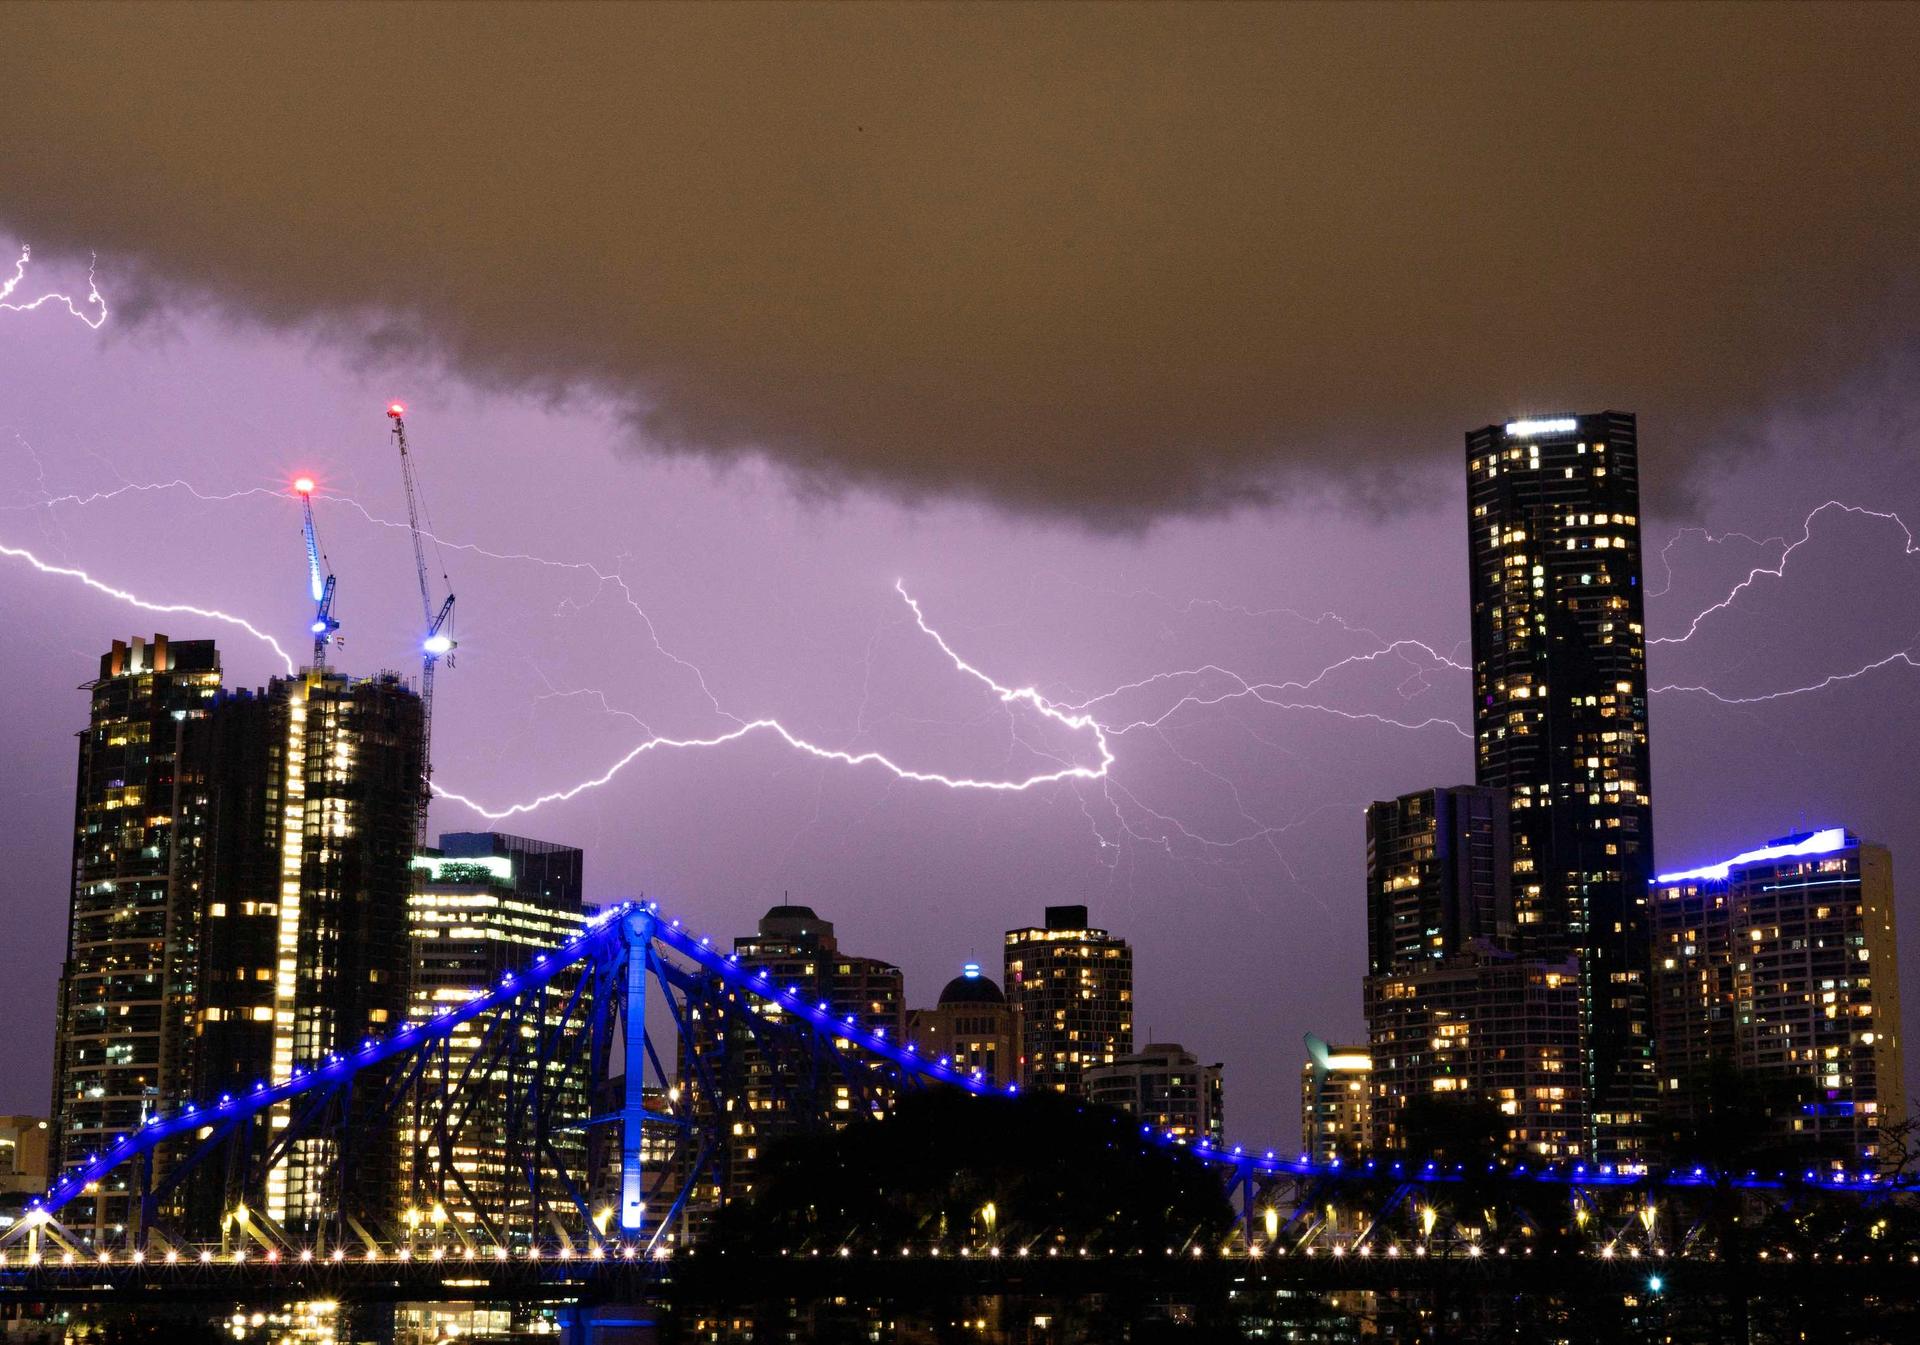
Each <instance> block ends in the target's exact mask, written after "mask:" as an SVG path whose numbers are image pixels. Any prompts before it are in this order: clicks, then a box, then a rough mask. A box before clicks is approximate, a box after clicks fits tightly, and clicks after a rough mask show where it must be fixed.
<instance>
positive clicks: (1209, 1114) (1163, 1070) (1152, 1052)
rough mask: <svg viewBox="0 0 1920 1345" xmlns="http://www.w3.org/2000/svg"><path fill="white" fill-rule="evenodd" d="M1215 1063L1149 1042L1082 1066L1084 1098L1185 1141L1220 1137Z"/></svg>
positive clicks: (1221, 1101) (1221, 1102)
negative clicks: (1108, 1059) (1131, 1051)
mask: <svg viewBox="0 0 1920 1345" xmlns="http://www.w3.org/2000/svg"><path fill="white" fill-rule="evenodd" d="M1220 1073H1221V1067H1220V1066H1219V1065H1218V1064H1213V1065H1203V1064H1201V1063H1200V1061H1199V1060H1198V1059H1197V1058H1196V1057H1195V1056H1194V1054H1193V1053H1192V1052H1191V1051H1189V1050H1187V1049H1186V1047H1184V1046H1180V1045H1177V1044H1175V1043H1172V1042H1155V1043H1153V1044H1151V1045H1149V1046H1147V1047H1146V1048H1145V1049H1143V1050H1141V1051H1140V1052H1138V1053H1137V1054H1133V1055H1123V1056H1121V1057H1120V1058H1119V1059H1118V1060H1115V1061H1113V1062H1112V1063H1111V1064H1104V1065H1088V1066H1087V1067H1086V1071H1085V1073H1084V1074H1083V1075H1082V1076H1081V1081H1082V1086H1083V1088H1084V1091H1085V1094H1086V1097H1087V1100H1088V1101H1089V1102H1097V1103H1099V1104H1100V1105H1101V1106H1103V1107H1113V1108H1116V1109H1118V1110H1120V1111H1123V1112H1126V1113H1128V1114H1129V1115H1132V1116H1137V1117H1139V1118H1140V1120H1141V1122H1142V1123H1143V1124H1146V1125H1151V1126H1152V1127H1153V1128H1154V1129H1155V1130H1156V1131H1159V1132H1161V1133H1164V1134H1171V1135H1173V1136H1175V1137H1176V1138H1179V1139H1183V1140H1185V1141H1187V1142H1188V1143H1190V1144H1191V1143H1194V1142H1197V1141H1200V1140H1206V1141H1207V1142H1209V1143H1211V1144H1215V1145H1217V1144H1220V1143H1221V1142H1222V1141H1223V1140H1224V1139H1225V1138H1226V1120H1225V1111H1226V1103H1225V1098H1224V1095H1223V1091H1222V1087H1221V1081H1220Z"/></svg>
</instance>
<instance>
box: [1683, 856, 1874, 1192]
mask: <svg viewBox="0 0 1920 1345" xmlns="http://www.w3.org/2000/svg"><path fill="white" fill-rule="evenodd" d="M1893 911H1894V895H1893V861H1892V857H1891V856H1890V855H1889V854H1888V852H1887V849H1886V847H1885V846H1880V845H1873V844H1869V843H1864V842H1862V841H1861V840H1860V838H1859V837H1858V836H1855V835H1854V834H1853V833H1852V832H1850V831H1847V830H1845V829H1844V828H1840V827H1831V828H1828V829H1826V830H1823V831H1814V832H1802V833H1799V834H1797V835H1792V836H1783V837H1781V838H1779V839H1778V840H1774V841H1770V842H1769V843H1768V844H1766V845H1764V846H1761V847H1759V848H1758V849H1754V850H1748V851H1746V852H1744V853H1742V854H1738V855H1735V856H1734V857H1733V858H1731V859H1729V860H1726V861H1724V862H1723V863H1719V864H1710V865H1707V866H1705V867H1702V868H1696V869H1688V870H1685V871H1683V872H1679V873H1669V874H1662V875H1660V876H1659V878H1658V879H1657V880H1656V883H1655V887H1654V903H1653V912H1654V914H1653V919H1654V940H1655V942H1654V972H1653V977H1654V981H1653V983H1654V989H1655V997H1654V1003H1655V1012H1656V1023H1657V1026H1658V1032H1659V1059H1660V1086H1661V1093H1662V1097H1661V1100H1662V1103H1663V1105H1664V1106H1665V1107H1667V1108H1668V1109H1670V1110H1672V1111H1676V1112H1680V1113H1682V1114H1686V1113H1688V1112H1690V1111H1691V1109H1692V1106H1693V1105H1694V1104H1695V1103H1696V1102H1697V1097H1696V1096H1695V1090H1696V1089H1697V1087H1698V1084H1699V1082H1700V1080H1701V1078H1702V1076H1703V1075H1704V1074H1705V1072H1706V1069H1707V1066H1708V1064H1709V1062H1711V1061H1716V1060H1717V1061H1726V1062H1731V1063H1732V1064H1733V1065H1734V1067H1735V1068H1737V1069H1739V1070H1742V1071H1744V1072H1746V1073H1747V1074H1749V1075H1751V1076H1752V1077H1753V1079H1754V1080H1755V1081H1757V1082H1762V1083H1776V1084H1782V1085H1785V1086H1787V1087H1788V1088H1789V1089H1790V1090H1792V1091H1794V1092H1796V1093H1797V1095H1798V1096H1797V1097H1796V1098H1795V1099H1794V1100H1793V1105H1792V1107H1791V1108H1790V1109H1789V1110H1787V1111H1786V1112H1785V1113H1783V1114H1782V1115H1781V1116H1780V1117H1779V1118H1778V1122H1777V1124H1778V1133H1779V1137H1780V1138H1781V1139H1782V1140H1786V1141H1790V1142H1794V1143H1803V1144H1804V1145H1805V1146H1806V1148H1807V1152H1808V1157H1809V1158H1810V1159H1814V1158H1826V1159H1829V1160H1832V1161H1837V1162H1844V1163H1846V1164H1848V1165H1852V1164H1857V1163H1860V1162H1866V1163H1877V1162H1879V1161H1880V1160H1881V1157H1882V1153H1881V1134H1880V1130H1881V1128H1882V1127H1883V1126H1889V1125H1893V1124H1895V1123H1897V1122H1899V1121H1902V1120H1904V1119H1906V1106H1907V1099H1906V1088H1905V1083H1904V1080H1903V1078H1902V1073H1901V1059H1900V975H1899V960H1898V957H1899V955H1898V948H1897V944H1896V942H1895V938H1894V915H1893Z"/></svg>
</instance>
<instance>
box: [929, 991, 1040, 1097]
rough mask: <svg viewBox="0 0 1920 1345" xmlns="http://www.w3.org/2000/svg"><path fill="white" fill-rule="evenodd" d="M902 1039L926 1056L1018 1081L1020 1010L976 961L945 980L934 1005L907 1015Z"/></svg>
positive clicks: (999, 1080)
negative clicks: (905, 1033) (944, 986)
mask: <svg viewBox="0 0 1920 1345" xmlns="http://www.w3.org/2000/svg"><path fill="white" fill-rule="evenodd" d="M907 1040H909V1041H911V1042H912V1043H913V1044H914V1046H915V1047H916V1048H917V1049H918V1050H919V1052H920V1054H921V1055H923V1056H925V1057H927V1058H928V1059H930V1060H947V1061H950V1062H952V1064H953V1067H954V1068H955V1069H958V1070H963V1071H974V1070H978V1071H979V1072H980V1074H981V1075H982V1076H983V1077H984V1078H988V1079H991V1080H992V1081H993V1082H994V1083H995V1084H997V1085H999V1086H1000V1087H1002V1088H1004V1087H1006V1085H1008V1084H1010V1083H1018V1082H1020V1013H1019V1011H1018V1010H1017V1009H1016V1008H1014V1006H1013V1005H1011V1004H1009V1003H1007V997H1006V996H1005V995H1004V994H1002V993H1001V991H1000V987H999V986H997V985H995V984H994V983H993V978H992V977H989V976H982V975H981V974H980V964H979V963H978V962H969V963H967V964H966V965H965V966H964V967H962V968H961V971H960V974H959V975H958V976H956V977H954V978H953V979H952V980H951V981H948V982H947V985H946V988H945V989H944V990H942V991H941V992H940V1001H939V1003H938V1005H937V1006H936V1007H934V1008H931V1009H915V1010H913V1011H912V1012H911V1013H909V1014H908V1015H907Z"/></svg>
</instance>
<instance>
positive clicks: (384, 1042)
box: [32, 904, 631, 1214]
mask: <svg viewBox="0 0 1920 1345" xmlns="http://www.w3.org/2000/svg"><path fill="white" fill-rule="evenodd" d="M630 909H631V904H629V905H626V906H618V907H613V908H611V909H609V910H606V911H603V912H601V913H600V914H599V915H598V916H596V917H594V919H593V921H592V923H591V924H590V925H589V926H588V928H587V932H586V933H584V934H582V935H580V937H578V938H576V939H574V940H573V941H572V942H571V943H567V944H563V945H561V946H560V947H559V948H557V949H555V950H554V951H553V952H551V953H544V954H542V955H541V956H539V957H537V958H535V959H534V963H533V965H532V966H530V967H528V968H526V970H524V971H522V972H520V973H519V974H518V975H517V976H516V975H514V974H513V973H508V974H507V975H505V976H502V977H501V978H500V981H499V984H498V985H496V986H495V988H494V989H492V990H490V991H488V992H487V993H486V994H484V995H480V996H478V997H476V998H474V999H470V1000H468V1001H467V1002H466V1003H464V1004H460V1005H454V1006H449V1007H448V1008H446V1009H444V1010H442V1011H441V1012H439V1013H437V1014H435V1015H434V1016H433V1017H432V1018H430V1019H428V1020H427V1021H426V1022H424V1023H407V1024H405V1025H404V1026H402V1027H401V1028H399V1029H398V1030H397V1031H395V1032H394V1033H393V1034H392V1035H390V1036H387V1037H385V1038H379V1037H369V1038H368V1039H367V1040H366V1041H365V1042H363V1043H362V1044H361V1047H360V1049H359V1050H357V1051H355V1052H353V1053H351V1054H349V1055H333V1056H329V1057H328V1058H327V1059H325V1060H323V1061H321V1062H319V1063H318V1064H315V1065H312V1066H309V1067H306V1068H299V1067H296V1068H295V1069H294V1071H293V1074H292V1075H291V1076H290V1077H288V1078H286V1079H282V1080H281V1081H280V1082H279V1083H274V1084H269V1083H267V1082H266V1081H265V1080H262V1081H260V1082H259V1083H256V1084H255V1085H254V1086H253V1089H252V1091H251V1092H248V1093H245V1094H243V1095H242V1096H240V1097H234V1096H233V1095H232V1094H228V1093H223V1094H221V1096H220V1099H219V1101H217V1102H212V1103H208V1104H206V1105H204V1106H201V1105H196V1104H194V1103H191V1102H189V1103H187V1104H186V1105H185V1106H183V1107H181V1108H179V1109H178V1110H177V1111H173V1112H168V1113H161V1112H155V1113H153V1114H152V1115H150V1116H148V1117H147V1120H146V1123H145V1124H144V1125H142V1126H141V1127H140V1128H139V1129H138V1130H136V1131H134V1132H133V1133H132V1134H131V1135H123V1136H121V1137H120V1139H119V1141H118V1142H117V1143H116V1144H114V1146H113V1147H112V1148H111V1149H108V1150H107V1151H106V1152H105V1153H103V1154H100V1155H99V1156H98V1157H96V1158H93V1159H91V1160H90V1161H89V1162H88V1163H87V1165H86V1166H85V1167H84V1168H79V1169H77V1170H75V1171H74V1172H72V1173H70V1174H69V1175H68V1176H67V1177H65V1178H64V1179H62V1180H61V1181H59V1182H57V1183H56V1184H55V1185H54V1186H53V1187H51V1188H50V1189H49V1190H48V1191H47V1193H46V1195H45V1196H43V1197H41V1198H40V1199H39V1200H37V1201H34V1202H32V1203H33V1205H34V1206H35V1207H37V1208H40V1209H43V1210H45V1211H46V1212H47V1213H49V1214H52V1213H55V1212H56V1211H58V1210H60V1209H61V1208H63V1207H64V1206H65V1205H67V1204H68V1203H69V1202H70V1201H72V1200H74V1199H75V1198H76V1197H78V1196H80V1195H82V1194H84V1193H85V1191H86V1188H87V1185H88V1184H89V1183H90V1182H96V1181H99V1180H100V1179H101V1178H103V1177H105V1176H106V1175H107V1174H108V1173H109V1172H111V1171H113V1169H115V1168H116V1167H118V1166H120V1165H121V1164H122V1163H124V1162H126V1161H127V1160H128V1159H130V1158H134V1157H136V1156H138V1155H139V1154H141V1153H144V1152H147V1151H149V1150H151V1149H153V1148H154V1147H155V1146H157V1145H159V1144H161V1143H162V1142H164V1141H166V1140H169V1139H173V1138H174V1137H176V1136H178V1135H180V1134H182V1133H184V1132H187V1131H192V1130H198V1129H199V1128H200V1127H201V1126H206V1125H222V1124H225V1123H227V1122H229V1121H242V1120H246V1119H247V1118H249V1117H252V1116H257V1115H258V1114H259V1113H261V1112H263V1111H266V1110H267V1109H268V1108H270V1107H273V1106H275V1105H276V1104H278V1103H281V1102H285V1101H286V1100H288V1099H289V1098H294V1097H298V1096H299V1095H300V1094H302V1093H305V1092H308V1091H310V1090H311V1089H314V1088H318V1087H321V1086H323V1085H325V1086H331V1085H332V1084H334V1083H336V1082H338V1081H339V1080H341V1079H343V1078H345V1077H346V1076H347V1075H349V1074H352V1073H353V1072H354V1071H356V1070H360V1069H364V1068H366V1067H367V1066H369V1065H377V1064H380V1063H382V1062H384V1061H387V1060H391V1059H393V1058H394V1057H395V1056H399V1055H405V1054H406V1053H407V1052H409V1051H412V1050H414V1049H416V1048H417V1047H419V1046H420V1044H421V1043H422V1042H427V1041H438V1040H440V1039H441V1038H443V1037H445V1036H447V1035H448V1034H449V1033H451V1032H452V1031H453V1030H454V1029H455V1028H457V1027H459V1026H461V1025H462V1024H464V1023H467V1022H470V1021H471V1020H473V1019H475V1018H478V1017H479V1016H480V1015H481V1014H484V1013H488V1012H490V1011H491V1010H494V1009H497V1008H499V1007H501V1006H502V1005H503V1004H507V1003H510V1002H511V1001H513V1000H514V999H516V998H518V997H519V996H520V995H522V994H524V993H526V992H527V991H528V990H532V989H538V988H540V987H542V986H544V985H546V983H547V982H548V981H551V980H552V979H553V978H554V977H555V976H557V975H559V974H560V973H561V972H563V971H565V970H566V969H567V968H568V967H571V966H573V965H575V964H576V963H579V962H582V961H585V960H586V959H587V958H589V957H591V956H593V955H594V954H595V953H597V952H599V951H600V949H601V947H602V945H604V944H606V943H608V942H612V941H616V940H617V939H618V937H619V928H620V927H619V924H618V923H617V921H616V920H615V917H616V916H619V915H622V914H625V913H626V912H627V911H628V910H630Z"/></svg>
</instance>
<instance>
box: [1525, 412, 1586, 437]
mask: <svg viewBox="0 0 1920 1345" xmlns="http://www.w3.org/2000/svg"><path fill="white" fill-rule="evenodd" d="M1579 428H1580V422H1579V421H1577V420H1575V419H1574V418H1573V417H1572V416H1562V417H1559V418H1558V419H1555V420H1510V421H1508V422H1507V438H1509V439H1531V438H1533V436H1534V435H1536V434H1572V433H1573V432H1574V431H1575V430H1577V429H1579Z"/></svg>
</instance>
